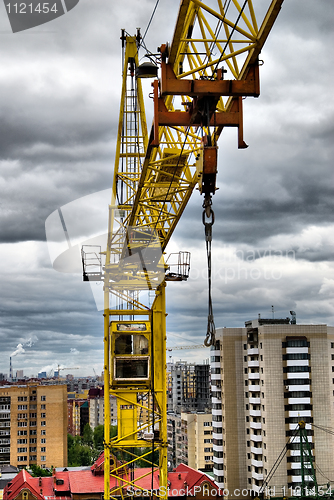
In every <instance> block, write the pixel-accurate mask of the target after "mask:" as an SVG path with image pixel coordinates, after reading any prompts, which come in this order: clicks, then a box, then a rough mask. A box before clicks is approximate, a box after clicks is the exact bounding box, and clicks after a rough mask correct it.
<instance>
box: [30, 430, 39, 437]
mask: <svg viewBox="0 0 334 500" xmlns="http://www.w3.org/2000/svg"><path fill="white" fill-rule="evenodd" d="M29 434H30V436H36V434H37V431H36V429H30V431H29Z"/></svg>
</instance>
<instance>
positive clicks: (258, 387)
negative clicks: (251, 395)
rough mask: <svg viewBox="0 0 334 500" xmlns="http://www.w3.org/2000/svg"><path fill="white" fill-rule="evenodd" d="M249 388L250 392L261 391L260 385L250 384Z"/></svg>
mask: <svg viewBox="0 0 334 500" xmlns="http://www.w3.org/2000/svg"><path fill="white" fill-rule="evenodd" d="M248 390H249V391H250V392H260V386H259V385H255V384H254V385H249V386H248Z"/></svg>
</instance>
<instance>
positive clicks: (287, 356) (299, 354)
mask: <svg viewBox="0 0 334 500" xmlns="http://www.w3.org/2000/svg"><path fill="white" fill-rule="evenodd" d="M291 359H310V355H309V354H307V352H293V353H290V354H283V360H284V361H287V360H291Z"/></svg>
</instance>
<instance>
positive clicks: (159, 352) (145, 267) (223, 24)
mask: <svg viewBox="0 0 334 500" xmlns="http://www.w3.org/2000/svg"><path fill="white" fill-rule="evenodd" d="M282 3H283V0H272V1H271V2H270V1H269V0H268V6H267V10H266V11H265V12H259V13H257V12H256V11H257V9H258V5H257V2H256V3H255V6H253V2H252V0H245V1H244V2H242V5H241V4H239V2H238V1H237V0H230V1H225V2H224V5H223V1H222V0H205V1H200V0H182V1H181V3H180V7H179V13H178V16H177V21H176V25H175V30H174V36H173V39H172V42H171V44H170V45H169V44H163V45H161V47H160V49H159V55H158V56H156V55H155V56H154V57H157V61H158V63H159V65H160V66H161V72H160V78H159V79H155V80H154V82H153V84H152V86H153V91H152V95H153V103H154V118H153V124H152V127H151V130H150V132H148V130H147V125H146V118H145V111H144V99H143V92H142V86H141V80H140V78H139V77H138V78H136V75H137V76H140V68H139V64H138V50H139V47H140V45H141V36H140V32H139V31H137V33H136V35H134V36H130V35H127V34H126V33H125V31H124V30H123V31H122V36H121V40H122V47H123V56H124V57H123V62H124V64H123V81H122V95H121V105H120V116H119V127H118V135H117V147H116V156H115V168H114V178H113V188H112V199H111V204H110V206H109V226H108V242H107V248H106V251H105V252H104V255H105V265H104V273H103V277H102V278H103V281H104V394H105V438H104V439H105V447H104V450H105V451H104V460H105V462H104V467H105V473H104V480H105V492H104V498H105V500H109V499H110V498H113V497H116V496H117V497H119V496H122V497H123V496H129V495H131V493H129V491H130V490H132V491H133V490H135V489H139V490H140V489H141V487H140V485H139V480H140V479H141V478H142V477H145V476H150V477H151V478H152V486H153V474H154V473H155V472H156V473H157V471H158V472H159V476H158V477H159V486H160V490H158V491H157V490H155V491H154V495H153V496H156V497H160V498H166V497H167V411H166V410H167V408H166V308H165V287H166V281H168V278H169V277H170V276H171V274H169V273H168V264H165V262H164V259H163V254H164V252H165V249H166V246H167V244H168V242H169V240H170V238H171V236H172V234H173V231H174V229H175V228H176V226H177V224H178V222H179V220H180V218H181V216H182V213H183V211H184V209H185V207H186V205H187V203H188V201H189V199H190V197H191V194H192V192H193V190H194V188H195V187H196V186H197V187H198V189H199V191H200V193H201V194H203V196H204V202H203V209H204V211H203V222H204V224H205V225H206V226H210V225H212V224H213V221H214V216H213V210H212V195H214V193H215V191H216V174H217V149H218V145H217V142H218V139H219V136H220V134H221V132H222V131H223V130H224V128H225V127H234V128H236V129H237V144H238V147H239V148H241V149H242V148H246V147H247V145H246V143H245V141H244V139H243V111H242V100H243V98H244V97H247V96H253V97H258V95H259V93H260V87H259V54H260V52H261V49H262V47H263V45H264V43H265V41H266V38H267V36H268V34H269V32H270V30H271V28H272V26H273V24H274V22H275V19H276V17H277V15H278V13H279V10H280V8H281V5H282ZM262 7H263V6H262ZM152 56H153V55H152V54H151V58H152ZM207 239H208V236H207ZM187 265H188V264H187ZM188 268H189V265H188ZM84 276H85V279H89V273H85V274H84ZM186 277H187V272H183V273H182V274H179V275H177V274H176V275H175V274H173V277H172V278H171V279H174V280H175V279H179V280H180V281H181V280H184V279H186ZM92 279H96V275H95V276H92ZM143 291H145V294H146V302H145V300H143ZM145 294H144V295H145ZM152 294H154V300H153V303H152V304H151V303H150V298H151V297H152ZM206 340H208V342H206V345H210V343H212V342H213V341H214V334H213V336H212V337H211V338H209V339H206ZM110 395H114V396H116V397H117V418H118V435H117V437H115V438H113V439H111V438H110V403H109V398H110ZM139 460H140V463H141V465H143V463H144V464H146V465H147V469H146V472H144V473H142V475H141V476H140V474H139V472H138V471H139V469H138V468H136V463H138V461H139ZM110 477H113V478H115V480H116V484H117V486H116V487H114V489H113V490H112V491H110ZM162 487H164V488H162ZM129 488H130V490H129Z"/></svg>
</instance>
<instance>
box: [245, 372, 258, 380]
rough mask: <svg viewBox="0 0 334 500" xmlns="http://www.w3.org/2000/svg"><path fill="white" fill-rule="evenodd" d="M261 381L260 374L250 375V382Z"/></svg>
mask: <svg viewBox="0 0 334 500" xmlns="http://www.w3.org/2000/svg"><path fill="white" fill-rule="evenodd" d="M259 379H260V373H259V372H256V373H248V380H259Z"/></svg>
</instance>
